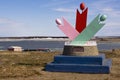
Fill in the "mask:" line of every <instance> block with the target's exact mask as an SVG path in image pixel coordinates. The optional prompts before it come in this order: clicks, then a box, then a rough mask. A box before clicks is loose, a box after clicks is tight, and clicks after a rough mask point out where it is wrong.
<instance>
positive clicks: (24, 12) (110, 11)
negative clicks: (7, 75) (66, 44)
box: [0, 0, 120, 37]
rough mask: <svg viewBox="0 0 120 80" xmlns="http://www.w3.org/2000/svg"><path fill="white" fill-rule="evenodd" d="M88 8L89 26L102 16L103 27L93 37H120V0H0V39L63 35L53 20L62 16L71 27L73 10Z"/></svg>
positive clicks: (74, 14) (74, 16)
mask: <svg viewBox="0 0 120 80" xmlns="http://www.w3.org/2000/svg"><path fill="white" fill-rule="evenodd" d="M81 2H84V3H85V4H86V7H88V9H89V10H88V19H87V24H89V23H90V22H91V21H92V20H93V19H94V18H95V17H96V15H98V14H99V13H100V14H106V15H107V20H106V21H105V23H106V25H105V26H104V27H103V28H102V29H101V30H100V31H99V32H98V33H97V34H96V35H97V36H120V0H0V37H8V36H65V35H64V34H63V33H62V32H61V30H59V29H58V28H57V26H56V23H55V19H56V18H61V17H64V18H66V19H67V20H68V21H69V22H70V23H71V24H72V25H73V26H75V18H76V9H79V5H80V3H81Z"/></svg>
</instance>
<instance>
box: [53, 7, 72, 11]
mask: <svg viewBox="0 0 120 80" xmlns="http://www.w3.org/2000/svg"><path fill="white" fill-rule="evenodd" d="M53 10H54V11H58V12H74V9H68V8H56V9H53Z"/></svg>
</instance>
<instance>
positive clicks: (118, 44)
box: [0, 40, 120, 50]
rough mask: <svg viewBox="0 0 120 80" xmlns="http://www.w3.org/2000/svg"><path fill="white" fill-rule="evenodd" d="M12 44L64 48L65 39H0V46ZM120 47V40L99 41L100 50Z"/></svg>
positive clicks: (5, 46) (5, 47)
mask: <svg viewBox="0 0 120 80" xmlns="http://www.w3.org/2000/svg"><path fill="white" fill-rule="evenodd" d="M10 46H21V47H22V48H23V49H38V48H51V49H57V48H63V47H64V41H32V40H27V41H0V48H1V49H3V50H5V49H7V48H8V47H10ZM114 48H120V42H116V43H98V49H99V50H110V49H114Z"/></svg>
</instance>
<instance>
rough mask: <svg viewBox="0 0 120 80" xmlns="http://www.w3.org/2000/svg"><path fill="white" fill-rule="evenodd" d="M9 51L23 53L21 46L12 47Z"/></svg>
mask: <svg viewBox="0 0 120 80" xmlns="http://www.w3.org/2000/svg"><path fill="white" fill-rule="evenodd" d="M8 50H9V51H19V52H21V51H22V47H20V46H10V47H8Z"/></svg>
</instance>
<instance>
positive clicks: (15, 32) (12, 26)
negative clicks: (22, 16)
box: [0, 18, 31, 36]
mask: <svg viewBox="0 0 120 80" xmlns="http://www.w3.org/2000/svg"><path fill="white" fill-rule="evenodd" d="M0 33H1V35H2V36H22V35H28V34H30V33H31V32H30V30H29V31H28V27H27V26H26V25H25V24H23V23H19V22H16V21H14V20H12V19H8V18H0Z"/></svg>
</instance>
